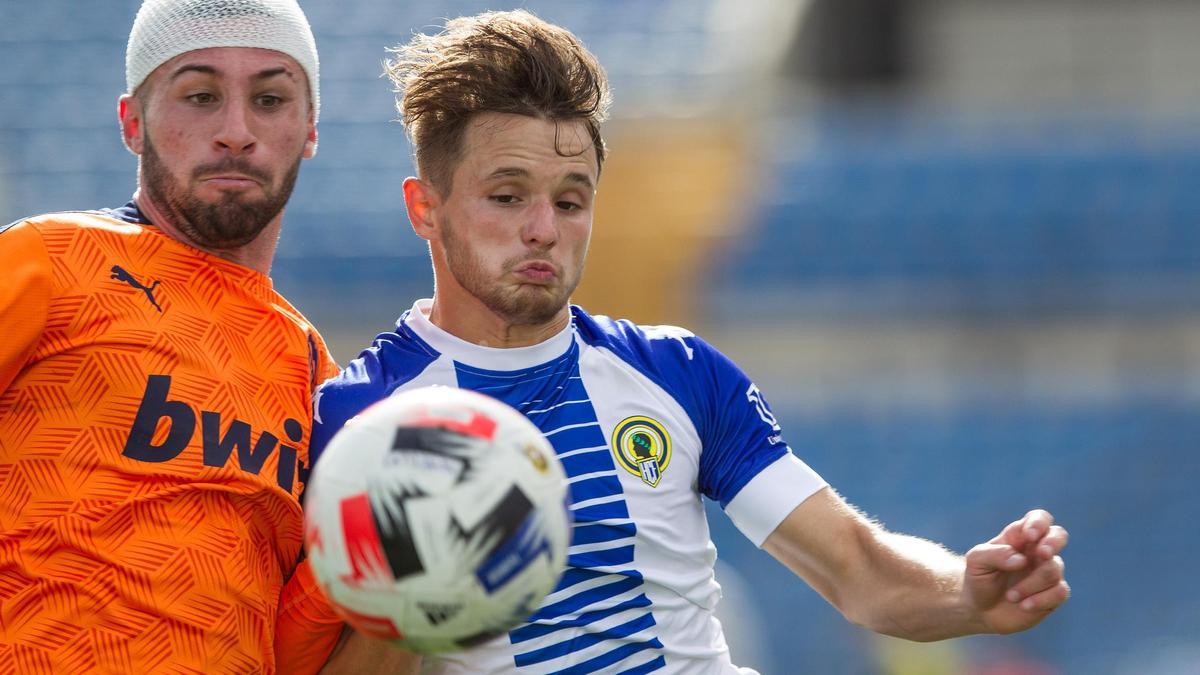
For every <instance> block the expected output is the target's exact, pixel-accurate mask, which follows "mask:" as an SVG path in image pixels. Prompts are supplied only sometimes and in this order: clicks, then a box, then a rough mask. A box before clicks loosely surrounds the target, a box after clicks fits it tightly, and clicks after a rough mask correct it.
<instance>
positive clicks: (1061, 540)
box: [1037, 525, 1070, 560]
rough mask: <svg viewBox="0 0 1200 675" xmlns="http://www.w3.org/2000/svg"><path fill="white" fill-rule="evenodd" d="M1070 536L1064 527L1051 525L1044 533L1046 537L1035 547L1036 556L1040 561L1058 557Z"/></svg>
mask: <svg viewBox="0 0 1200 675" xmlns="http://www.w3.org/2000/svg"><path fill="white" fill-rule="evenodd" d="M1069 538H1070V535H1069V534H1068V533H1067V529H1066V528H1065V527H1061V526H1059V525H1051V526H1050V529H1049V530H1047V531H1046V536H1044V537H1042V540H1041V541H1040V542H1038V545H1037V556H1038V557H1039V558H1041V559H1042V560H1050V559H1051V558H1053V557H1054V556H1056V555H1058V554H1059V553H1060V552H1062V550H1063V549H1064V548H1066V546H1067V540H1068V539H1069Z"/></svg>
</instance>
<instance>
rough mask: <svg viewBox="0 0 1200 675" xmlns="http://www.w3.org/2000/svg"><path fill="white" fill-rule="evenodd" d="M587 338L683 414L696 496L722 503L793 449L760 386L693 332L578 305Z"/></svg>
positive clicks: (725, 503) (727, 501)
mask: <svg viewBox="0 0 1200 675" xmlns="http://www.w3.org/2000/svg"><path fill="white" fill-rule="evenodd" d="M576 320H577V321H578V322H579V324H578V325H580V328H581V331H582V333H583V335H584V339H589V340H592V341H595V342H598V343H603V344H604V346H606V347H608V348H609V349H612V350H613V351H614V352H616V353H617V354H618V355H620V356H621V357H622V358H623V359H625V360H627V361H628V362H629V363H631V364H632V365H634V367H636V368H638V370H639V371H641V372H642V373H643V374H644V375H646V376H647V377H649V378H651V379H652V380H654V381H655V382H657V383H658V385H659V386H661V387H662V388H663V389H664V390H665V391H667V392H668V393H670V394H671V396H673V397H674V398H675V400H676V401H678V402H679V404H680V405H681V406H682V407H683V408H684V410H686V411H687V414H688V416H689V417H690V418H691V420H692V423H693V424H694V425H695V427H696V430H697V432H698V433H699V436H700V441H701V443H702V450H701V454H700V467H699V490H700V493H701V494H703V495H705V496H706V497H708V498H709V499H712V500H714V501H717V502H719V503H720V504H721V507H722V508H724V507H725V506H726V505H728V504H729V502H730V500H732V499H733V498H734V497H735V496H737V494H738V492H739V491H741V489H742V488H743V487H744V486H745V485H746V483H748V482H750V480H751V479H752V478H754V477H755V476H757V475H758V473H759V472H760V471H762V470H763V469H764V468H766V467H767V466H769V465H770V464H772V463H774V462H775V461H776V460H778V459H779V458H780V457H782V456H783V455H785V454H787V453H789V452H791V451H790V450H789V449H788V447H787V444H785V443H784V442H783V436H782V433H781V431H780V428H779V424H778V423H777V422H776V421H775V417H774V415H773V414H772V413H771V408H770V406H769V405H767V402H766V399H765V398H764V397H763V395H762V393H761V392H760V391H759V390H758V387H756V386H755V385H754V383H753V382H751V381H750V378H749V377H747V375H746V374H745V373H744V372H742V370H741V368H739V367H738V366H737V365H736V364H735V363H734V362H733V361H731V360H730V359H729V358H728V357H727V356H725V355H724V354H722V353H721V352H720V351H718V350H717V349H716V348H715V347H713V346H712V345H710V344H709V343H707V342H705V341H704V340H702V339H700V338H699V337H697V336H696V335H694V334H693V333H691V332H690V331H687V330H684V329H682V328H676V327H674V326H638V325H635V324H633V323H630V322H628V321H623V320H622V321H613V320H611V319H607V318H606V317H591V316H588V315H586V314H583V313H582V312H581V311H579V310H578V309H576Z"/></svg>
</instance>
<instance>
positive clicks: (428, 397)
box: [304, 387, 571, 653]
mask: <svg viewBox="0 0 1200 675" xmlns="http://www.w3.org/2000/svg"><path fill="white" fill-rule="evenodd" d="M307 490H308V493H307V496H306V498H305V537H304V540H305V542H304V543H305V548H306V550H307V552H308V558H309V560H310V564H311V565H312V569H313V573H314V575H315V576H316V579H317V581H318V583H319V584H320V585H321V587H322V589H323V590H324V591H325V594H326V596H327V597H328V598H329V600H330V601H331V602H332V604H333V606H334V608H335V609H336V610H337V611H338V612H339V614H341V615H342V616H343V618H345V620H346V621H347V623H349V624H350V625H351V626H353V627H354V628H355V629H356V630H358V631H360V632H362V633H364V634H366V635H370V636H372V637H377V638H382V639H386V640H390V641H392V642H393V643H395V644H396V645H397V646H400V647H403V648H405V649H408V650H411V651H416V652H423V653H435V652H442V651H454V650H459V649H463V648H465V647H469V646H471V645H474V644H479V643H481V642H484V641H486V640H489V639H491V638H493V637H495V636H497V635H499V634H501V633H503V632H505V631H507V630H509V629H510V628H512V627H513V626H515V625H517V624H518V623H520V622H521V621H523V620H525V619H526V618H528V617H529V616H530V615H531V614H532V613H533V612H534V611H535V610H536V609H537V606H538V605H539V604H540V603H541V601H542V599H543V598H545V596H546V594H547V593H549V592H550V591H551V590H553V589H554V586H555V584H556V583H557V582H558V579H559V577H560V576H561V575H562V572H563V569H564V566H565V563H566V554H567V545H568V543H569V540H570V527H571V520H570V513H569V511H568V510H567V506H566V495H567V482H566V476H565V474H564V473H563V469H562V466H561V465H560V464H559V461H558V458H557V457H556V456H555V454H554V450H553V448H552V447H551V446H550V443H549V442H548V441H547V440H546V438H545V437H544V436H543V435H542V434H541V432H540V431H539V430H538V429H537V427H535V426H534V425H533V423H532V422H530V421H529V420H528V419H526V418H525V417H524V416H523V415H521V414H520V413H519V412H517V411H516V410H514V409H512V408H511V407H509V406H508V405H506V404H504V403H501V402H500V401H497V400H495V399H493V398H490V397H488V396H484V395H483V394H478V393H475V392H473V391H468V390H465V389H455V388H453V387H426V388H422V389H414V390H410V391H406V392H403V393H401V394H398V395H396V396H392V397H389V398H387V399H385V400H383V401H380V402H378V403H376V404H374V405H372V406H371V407H369V408H367V409H366V410H364V411H363V412H362V413H361V414H360V415H358V416H357V417H355V418H354V419H352V420H351V421H350V422H349V423H347V424H346V426H345V427H344V428H343V429H342V430H341V431H339V432H338V433H337V434H336V435H335V436H334V437H333V439H332V440H331V441H330V443H329V445H328V446H327V447H326V449H325V451H324V453H323V454H322V455H321V457H320V459H319V461H318V462H317V464H316V466H315V467H314V469H313V473H312V476H311V477H310V479H309V483H308V487H307Z"/></svg>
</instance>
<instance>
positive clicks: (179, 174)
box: [123, 47, 316, 250]
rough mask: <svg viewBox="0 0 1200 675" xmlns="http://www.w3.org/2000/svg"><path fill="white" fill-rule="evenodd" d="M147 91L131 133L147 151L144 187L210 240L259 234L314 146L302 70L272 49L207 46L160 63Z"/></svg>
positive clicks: (190, 230) (186, 227) (228, 242)
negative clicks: (134, 127) (137, 122)
mask: <svg viewBox="0 0 1200 675" xmlns="http://www.w3.org/2000/svg"><path fill="white" fill-rule="evenodd" d="M140 92H141V93H139V95H138V97H137V98H136V99H135V100H133V101H131V102H130V103H129V105H131V106H134V107H135V108H136V111H137V112H136V114H137V116H138V118H139V120H140V128H136V129H134V132H135V133H134V134H133V138H131V137H130V136H131V134H130V130H129V128H128V124H127V125H126V126H127V129H126V140H127V142H129V144H130V147H131V148H132V149H133V150H134V151H135V152H137V153H138V154H140V155H141V176H140V179H141V180H140V186H139V188H140V190H141V194H142V195H143V196H144V197H145V198H148V199H149V200H151V202H152V203H153V204H154V206H155V208H156V209H157V210H158V211H159V212H160V213H162V215H164V216H165V217H166V218H168V219H169V220H170V221H171V223H172V224H173V225H174V226H175V227H176V228H177V229H178V230H179V231H180V232H182V233H183V235H184V236H186V237H187V238H188V239H190V240H192V242H193V243H195V244H196V245H199V246H201V247H203V248H208V249H222V250H228V249H234V248H238V247H241V246H244V245H245V244H248V243H249V242H251V241H253V240H254V239H255V237H257V236H258V234H259V233H260V232H262V230H263V228H265V227H266V226H267V225H268V224H270V223H271V221H272V220H273V219H275V218H276V217H278V216H279V215H280V214H281V212H282V210H283V207H284V204H286V203H287V200H288V198H289V197H290V196H291V193H292V188H293V186H294V185H295V181H296V176H297V174H298V172H299V169H300V160H301V159H302V158H306V157H311V156H312V151H313V148H314V147H315V141H316V130H315V126H314V125H313V123H312V121H311V111H310V106H309V103H308V80H307V78H306V76H305V74H304V70H303V69H301V68H300V66H299V64H297V63H296V61H295V60H294V59H292V58H291V57H289V56H287V55H285V54H282V53H279V52H275V51H271V50H266V49H253V48H243V47H221V48H211V49H201V50H196V51H192V52H188V53H186V54H182V55H180V56H177V57H175V58H174V59H171V60H170V61H167V62H166V63H164V64H163V65H161V66H159V67H158V68H157V69H155V71H154V73H152V74H151V76H150V77H149V78H147V80H146V82H145V83H144V84H143V85H142V88H141V90H140ZM123 121H124V120H123Z"/></svg>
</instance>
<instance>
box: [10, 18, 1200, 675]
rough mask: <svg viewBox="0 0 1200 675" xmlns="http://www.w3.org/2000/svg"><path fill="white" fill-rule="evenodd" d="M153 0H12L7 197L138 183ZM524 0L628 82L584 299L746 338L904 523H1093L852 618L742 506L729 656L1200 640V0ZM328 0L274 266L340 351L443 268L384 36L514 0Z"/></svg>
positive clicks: (25, 199) (1036, 655)
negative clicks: (1026, 619) (396, 100)
mask: <svg viewBox="0 0 1200 675" xmlns="http://www.w3.org/2000/svg"><path fill="white" fill-rule="evenodd" d="M137 6H138V2H137V1H136V0H90V1H88V2H82V1H75V2H69V1H68V0H44V1H42V2H37V3H29V2H16V1H15V0H0V64H3V65H2V66H0V222H8V221H10V220H14V219H17V218H19V217H21V216H25V215H30V214H35V213H40V212H46V211H56V210H71V209H90V208H98V207H105V206H116V205H120V204H122V203H124V202H125V201H126V200H127V199H128V197H129V195H130V194H131V192H132V190H133V188H134V176H135V173H134V172H135V167H136V162H135V159H134V157H133V156H132V155H130V154H129V153H127V152H126V151H125V150H124V148H123V147H122V145H121V142H120V138H119V135H118V128H117V123H116V97H117V96H118V94H119V93H121V91H122V90H123V88H124V70H123V54H124V44H125V37H126V35H127V32H128V28H129V26H130V24H131V22H132V19H133V16H134V14H135V12H136V10H137ZM515 6H525V7H528V8H531V9H533V10H535V11H536V12H537V13H538V14H539V15H541V16H542V17H544V18H546V19H549V20H552V21H556V22H559V23H562V24H563V25H565V26H567V27H568V28H570V29H572V30H574V31H575V32H576V33H577V34H578V35H580V37H582V38H583V39H584V41H585V42H586V43H587V44H588V45H589V46H590V47H591V48H592V49H593V50H594V51H595V52H596V53H597V54H598V56H599V57H600V59H601V61H602V62H604V63H605V65H606V66H607V67H608V69H609V74H610V77H611V79H612V82H613V85H614V93H615V98H616V103H615V107H614V111H613V112H614V119H613V121H612V123H610V125H609V127H608V131H607V137H608V140H609V143H610V146H611V148H612V159H611V160H610V162H609V163H608V164H606V167H605V177H604V180H603V181H602V183H601V189H600V207H599V211H598V213H597V220H596V233H595V236H594V241H593V252H592V258H591V261H590V263H589V267H588V272H587V275H586V277H585V283H584V286H583V287H582V288H581V289H580V291H579V294H578V296H577V299H578V300H579V301H580V302H581V303H582V304H584V305H585V306H587V307H589V309H591V310H593V311H595V312H603V313H611V314H616V315H622V316H627V317H630V318H633V319H635V320H639V321H642V322H646V323H682V324H684V325H687V326H689V327H691V328H693V329H695V330H696V331H697V332H699V333H700V334H701V335H703V336H705V337H706V338H708V339H709V340H710V341H712V342H714V343H715V344H717V345H718V346H719V347H721V348H722V349H723V350H724V351H726V352H727V353H728V354H730V355H731V356H732V357H734V358H735V360H737V361H738V362H739V363H740V364H741V365H742V366H743V368H745V369H746V370H747V372H749V373H750V374H751V376H752V377H754V379H755V380H756V382H757V383H758V385H759V386H760V387H761V388H762V389H763V390H764V391H765V392H766V393H767V395H768V397H769V398H770V400H771V402H772V404H773V406H774V408H775V412H776V414H777V417H778V418H779V419H780V420H781V422H782V423H783V425H784V429H785V437H786V438H787V439H788V440H789V442H790V444H791V446H792V447H793V448H794V449H795V450H796V452H797V453H798V454H799V455H800V456H801V457H803V458H804V459H805V460H806V461H808V462H809V464H811V465H812V466H813V467H814V468H816V469H817V470H818V471H820V472H821V473H822V474H823V475H824V476H825V477H826V478H827V479H828V480H829V481H830V482H831V483H832V484H833V485H835V486H836V487H837V488H838V489H839V490H840V491H841V492H842V493H843V494H844V495H846V496H847V497H848V498H849V499H850V500H851V501H852V502H854V503H856V504H858V505H859V506H860V507H861V508H862V509H863V510H864V511H866V512H867V513H869V514H871V515H872V516H874V517H877V518H879V519H880V520H881V521H882V522H884V523H885V524H886V525H888V526H889V527H891V528H893V529H897V530H901V531H905V532H910V533H914V534H918V535H921V536H925V537H929V538H932V539H935V540H938V541H941V542H944V543H945V544H946V545H947V546H949V547H951V548H953V549H955V550H958V551H965V550H966V549H967V548H969V547H970V546H972V545H974V544H975V543H978V542H980V541H983V540H984V539H986V538H988V537H990V536H992V535H993V534H994V533H995V532H997V531H998V530H999V529H1000V528H1001V527H1003V526H1004V525H1005V524H1006V523H1007V522H1009V521H1010V520H1012V519H1015V518H1016V517H1018V516H1020V515H1021V514H1022V513H1024V511H1025V510H1026V509H1028V508H1030V507H1034V506H1041V507H1045V508H1048V509H1050V510H1051V511H1053V512H1054V513H1055V514H1056V515H1057V516H1058V518H1059V519H1060V520H1061V521H1062V522H1063V523H1065V524H1066V525H1068V527H1069V528H1070V529H1071V533H1072V541H1071V545H1070V547H1069V549H1068V555H1067V556H1066V557H1067V561H1068V575H1069V578H1070V580H1071V584H1072V587H1073V590H1074V597H1073V599H1072V600H1071V602H1070V603H1069V604H1068V605H1067V606H1066V607H1064V608H1063V609H1061V610H1060V611H1059V612H1057V613H1056V614H1055V615H1053V616H1052V617H1050V618H1049V619H1048V620H1047V621H1046V622H1045V623H1044V624H1043V625H1041V626H1040V627H1038V628H1037V629H1036V630H1034V631H1031V632H1029V633H1026V634H1022V635H1016V636H1009V637H978V638H970V639H966V640H958V641H953V642H950V643H943V644H939V645H931V646H925V645H909V644H907V643H900V642H897V641H891V640H884V639H880V638H877V637H875V636H873V635H872V634H870V633H867V632H865V631H862V630H860V629H857V628H855V627H853V626H851V625H849V624H847V623H846V622H845V621H844V620H842V619H841V617H840V616H839V615H838V614H837V613H836V612H835V611H833V610H832V609H830V608H829V607H828V606H827V605H826V604H825V603H824V601H823V600H821V598H820V597H819V596H817V595H816V594H815V593H813V592H812V591H810V590H809V589H808V588H807V587H806V586H804V584H803V583H801V582H800V581H798V580H796V579H795V578H794V577H792V576H791V574H790V573H789V572H787V571H786V570H785V569H784V568H783V567H781V566H780V565H778V564H777V563H775V562H774V561H773V560H772V559H771V558H770V557H769V556H767V555H766V554H764V553H762V552H760V551H757V550H755V549H753V547H752V546H750V545H749V544H748V543H747V542H746V541H745V540H744V539H743V538H742V537H741V535H740V534H739V533H738V532H737V531H736V530H735V529H733V527H732V526H731V525H730V524H729V522H728V521H727V519H725V518H724V516H723V515H721V514H720V513H719V510H715V509H714V510H713V512H712V517H711V522H712V528H713V533H714V539H715V540H716V541H717V544H718V547H719V550H720V556H721V557H720V562H719V569H718V575H719V580H720V581H722V583H723V585H724V586H725V589H726V601H725V603H724V604H723V609H722V612H723V615H724V617H725V619H724V620H725V623H726V626H727V631H728V634H729V641H730V644H731V646H732V649H733V654H734V658H735V661H737V662H739V663H741V664H743V665H747V666H754V667H756V668H758V669H759V670H761V671H762V672H764V673H800V672H806V673H889V674H906V675H907V674H909V673H912V674H938V673H946V674H952V673H971V674H975V675H983V674H988V675H1000V674H1001V673H1004V674H1008V675H1014V674H1017V673H1022V674H1027V675H1042V674H1046V673H1087V674H1093V673H1100V674H1114V675H1133V674H1142V673H1161V674H1167V675H1175V674H1181V673H1190V674H1195V673H1200V585H1198V584H1197V582H1196V575H1195V573H1194V568H1195V560H1196V558H1197V554H1198V553H1200V545H1198V544H1197V541H1200V539H1198V537H1197V534H1198V533H1200V531H1198V529H1197V525H1196V521H1197V517H1198V516H1200V491H1198V490H1197V480H1198V479H1200V440H1198V439H1200V415H1198V414H1197V413H1200V222H1198V220H1200V189H1197V182H1198V179H1200V89H1198V87H1200V85H1198V84H1197V79H1196V77H1195V72H1196V70H1197V66H1200V44H1198V43H1197V42H1196V40H1195V38H1194V36H1195V35H1196V34H1198V33H1200V4H1198V3H1195V2H1191V1H1189V0H1176V1H1169V0H1161V1H1156V2H1146V3H1136V2H1125V1H1122V0H1090V1H1086V0H1058V1H1055V2H1035V1H1033V0H1014V1H1012V2H1005V3H997V2H988V1H986V0H957V1H955V0H907V1H901V0H895V1H894V2H886V3H883V2H872V1H870V0H836V1H830V2H818V1H814V2H786V1H783V0H778V1H776V0H575V1H568V0H563V1H561V2H552V1H550V0H545V1H541V2H534V1H530V2H525V3H521V4H519V5H515ZM304 7H305V9H306V11H307V13H308V16H309V18H310V20H311V22H312V24H313V28H314V31H315V33H316V36H317V41H318V45H319V48H320V52H321V73H322V84H321V90H322V103H323V109H322V118H321V123H320V152H319V154H318V156H317V158H316V159H314V160H313V161H311V162H308V163H307V164H306V165H305V166H304V168H303V170H302V171H301V177H300V181H299V183H298V188H297V191H296V194H295V196H294V198H293V200H292V202H291V205H290V206H289V208H288V211H287V215H286V219H285V223H286V225H285V232H284V236H283V241H282V243H281V246H280V251H279V257H278V259H277V262H276V266H275V270H274V276H275V278H276V283H277V286H278V287H279V288H280V290H281V291H282V292H284V294H285V295H287V296H288V297H289V298H290V299H291V300H292V301H293V302H294V303H295V304H296V305H297V306H298V307H299V308H300V309H301V310H302V311H304V312H305V313H306V314H307V315H308V316H309V317H310V318H312V319H313V320H314V321H315V323H316V324H317V325H318V327H319V328H320V329H321V330H322V332H323V333H324V334H325V335H326V337H327V339H328V340H329V342H330V343H331V345H332V347H333V349H334V350H335V353H336V355H337V357H338V359H339V361H341V362H345V361H346V360H348V359H349V358H352V357H353V355H354V354H355V353H356V352H357V349H358V348H359V347H361V346H362V345H364V344H366V343H367V342H368V341H369V340H370V338H371V337H372V336H373V335H374V334H375V333H376V332H378V331H381V330H384V329H387V328H388V327H389V326H390V325H391V322H392V321H393V319H394V318H395V317H396V316H397V315H398V314H399V313H400V312H401V311H403V310H404V309H405V308H407V307H408V306H409V305H410V304H411V301H412V299H413V298H414V297H422V296H427V295H428V294H429V293H430V292H431V290H432V289H431V285H430V282H429V268H428V258H427V254H426V252H425V248H424V246H423V244H422V242H421V241H420V240H418V239H417V238H416V237H415V236H414V235H413V234H412V233H411V230H410V229H409V227H408V224H407V221H406V218H405V216H404V212H403V209H402V201H401V191H400V184H401V181H402V180H403V178H404V177H405V176H407V175H409V174H410V173H412V168H411V167H412V164H411V159H410V151H409V148H408V145H407V142H406V140H405V138H404V136H403V133H402V130H401V128H400V127H399V125H397V124H395V123H394V122H389V120H391V119H393V118H394V117H395V112H394V108H393V103H392V98H391V95H390V92H389V86H388V84H387V83H386V81H384V80H383V79H381V78H380V77H379V74H380V72H381V62H382V60H383V59H384V58H385V56H386V54H385V52H384V48H385V47H387V46H389V45H393V44H396V43H398V42H402V41H405V40H407V39H408V37H409V36H410V35H411V34H412V32H413V31H422V30H426V31H427V30H432V29H433V28H434V27H435V26H436V25H438V24H440V23H441V18H443V17H447V16H456V15H459V14H464V13H474V12H476V11H480V10H482V9H486V8H489V6H488V5H486V4H485V3H483V2H474V1H472V2H467V1H459V2H454V1H450V2H432V1H421V0H409V1H405V2H399V1H395V0H392V1H388V0H352V1H336V0H307V1H305V2H304ZM490 7H491V8H499V7H500V6H498V5H491V6H490ZM505 8H507V6H506V7H505Z"/></svg>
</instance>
